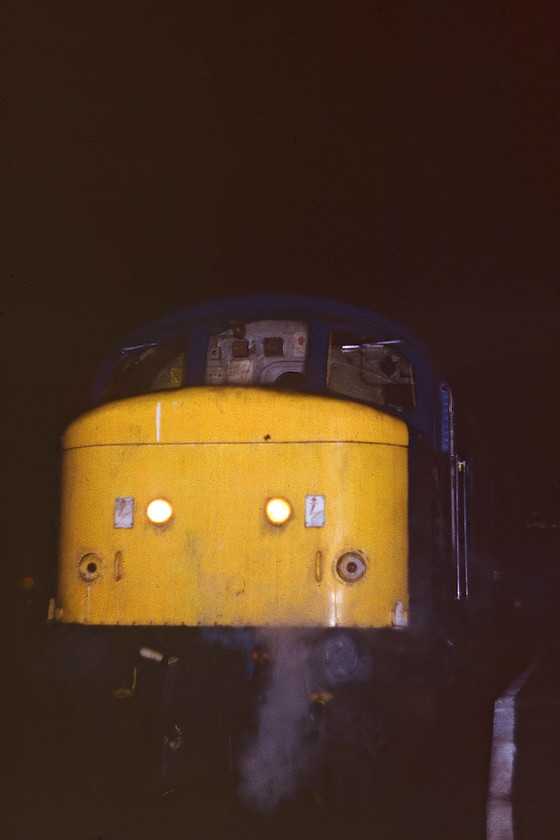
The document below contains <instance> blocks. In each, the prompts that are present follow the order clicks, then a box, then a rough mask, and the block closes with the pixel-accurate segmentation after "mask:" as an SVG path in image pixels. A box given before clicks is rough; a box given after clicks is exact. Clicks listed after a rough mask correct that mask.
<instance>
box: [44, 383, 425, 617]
mask: <svg viewBox="0 0 560 840" xmlns="http://www.w3.org/2000/svg"><path fill="white" fill-rule="evenodd" d="M407 444H408V431H407V427H406V424H405V423H404V422H402V421H401V420H399V419H398V418H394V417H391V416H389V415H387V414H384V413H382V412H380V411H378V410H376V409H374V408H370V407H367V406H363V405H359V404H356V403H351V402H348V401H342V400H337V399H331V398H328V397H321V396H313V395H308V394H305V395H304V394H296V393H281V392H275V391H271V390H267V391H265V390H258V389H252V388H251V389H249V388H209V387H206V388H192V389H185V390H181V391H173V392H165V393H164V392H162V393H159V394H149V395H145V396H141V397H135V398H132V399H128V400H123V401H119V402H115V403H110V404H108V405H106V406H102V407H100V408H97V409H95V410H94V411H92V412H90V413H89V414H86V415H84V416H83V417H81V418H80V419H78V420H77V421H76V422H74V423H73V424H72V425H71V426H70V427H69V429H68V430H67V432H66V434H65V436H64V466H63V488H64V495H63V505H62V532H61V563H60V577H59V590H58V597H57V607H58V609H57V615H58V617H59V620H61V621H64V622H80V623H86V624H186V625H191V626H197V625H214V624H218V625H242V626H247V625H249V626H252V625H256V626H262V625H275V626H277V625H307V626H325V625H326V626H335V625H347V626H352V625H355V626H357V625H359V626H370V627H383V626H388V625H390V624H391V621H392V615H393V610H394V608H395V605H396V603H397V602H398V601H400V602H402V605H403V608H404V610H406V609H407V608H408V580H407V554H408V544H407ZM306 494H322V495H324V496H325V499H326V501H325V525H324V527H320V528H317V527H306V526H305V496H306ZM157 496H163V497H165V498H167V499H169V501H171V502H172V504H173V508H174V514H173V517H172V519H171V520H170V521H169V523H167V524H166V525H159V526H158V525H153V524H152V523H150V522H149V521H148V520H147V518H146V516H145V509H146V505H147V503H148V502H149V501H150V500H151V499H153V498H154V497H157ZM271 496H283V497H285V498H287V499H288V500H289V501H290V502H291V504H292V506H293V515H292V516H291V518H290V519H289V521H288V522H287V523H286V524H285V525H283V526H274V525H271V524H270V523H269V522H268V521H267V520H266V517H265V514H264V506H265V503H266V501H267V499H268V498H270V497H271ZM116 497H133V498H134V525H133V527H132V528H115V527H114V525H113V511H114V503H115V498H116ZM348 551H357V552H360V553H361V554H362V555H363V556H364V557H365V558H366V562H367V572H366V574H365V576H364V578H362V579H361V580H359V581H356V582H355V583H344V582H342V581H341V580H340V579H338V578H337V577H336V575H335V571H334V569H335V564H336V560H337V559H338V557H339V556H340V555H341V554H343V553H344V552H348ZM89 553H93V554H95V555H97V556H98V557H99V558H100V561H101V562H100V564H99V568H98V571H99V575H98V576H97V578H96V579H95V580H93V581H86V580H84V579H83V577H82V576H81V575H80V561H81V559H82V558H83V557H84V555H86V554H89ZM82 569H83V564H82Z"/></svg>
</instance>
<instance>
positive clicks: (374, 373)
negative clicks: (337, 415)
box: [327, 330, 416, 413]
mask: <svg viewBox="0 0 560 840" xmlns="http://www.w3.org/2000/svg"><path fill="white" fill-rule="evenodd" d="M398 347H399V345H398V344H397V343H390V342H382V341H376V340H375V339H372V338H369V337H368V336H365V335H361V334H360V333H355V332H352V331H349V330H334V331H333V332H332V333H331V336H330V342H329V354H328V361H327V387H328V388H329V390H331V391H333V392H334V393H336V394H341V395H342V396H345V397H350V398H352V399H356V400H360V401H363V402H368V403H372V404H373V405H377V406H379V407H382V408H391V409H393V410H396V411H402V412H405V413H406V412H408V411H412V410H413V409H414V407H415V404H416V387H415V379H414V371H413V369H412V365H411V363H410V362H409V360H408V359H407V358H406V356H403V354H402V353H401V352H400V349H398Z"/></svg>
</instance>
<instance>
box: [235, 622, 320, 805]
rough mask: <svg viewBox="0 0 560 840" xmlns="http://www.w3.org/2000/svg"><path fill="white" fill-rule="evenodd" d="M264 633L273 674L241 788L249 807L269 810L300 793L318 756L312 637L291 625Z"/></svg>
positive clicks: (244, 763) (245, 757) (242, 769)
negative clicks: (309, 640)
mask: <svg viewBox="0 0 560 840" xmlns="http://www.w3.org/2000/svg"><path fill="white" fill-rule="evenodd" d="M263 636H264V639H263V640H264V642H265V644H266V647H267V649H268V651H269V655H270V664H269V666H268V667H269V668H270V673H269V674H268V682H267V685H266V689H265V692H264V696H263V698H262V701H261V705H260V708H259V710H258V721H257V732H256V736H255V737H254V739H253V740H252V741H251V742H250V743H249V745H248V747H247V749H246V751H245V753H244V755H242V757H241V762H240V768H239V769H240V773H241V784H240V790H239V792H240V795H241V797H242V799H243V800H244V801H245V802H246V803H247V804H248V805H249V806H251V807H253V808H256V809H258V810H261V811H268V810H272V809H273V808H275V807H276V805H278V804H279V803H280V802H281V801H282V800H284V799H290V798H291V797H293V796H294V795H295V793H296V792H297V790H298V787H299V784H300V782H301V780H302V778H304V777H305V774H306V772H308V771H309V766H310V762H311V761H312V758H313V756H312V745H311V743H310V738H309V735H310V728H311V713H310V699H309V688H308V684H309V679H308V660H309V650H308V644H307V642H306V639H305V638H304V637H302V634H301V631H299V632H297V631H293V630H285V629H282V630H279V629H275V630H271V631H269V632H267V633H264V634H263Z"/></svg>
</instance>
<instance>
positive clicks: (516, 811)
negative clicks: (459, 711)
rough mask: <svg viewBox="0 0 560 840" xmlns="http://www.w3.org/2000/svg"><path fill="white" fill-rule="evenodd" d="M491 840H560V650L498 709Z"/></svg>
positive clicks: (523, 678) (520, 680)
mask: <svg viewBox="0 0 560 840" xmlns="http://www.w3.org/2000/svg"><path fill="white" fill-rule="evenodd" d="M486 825H487V831H486V837H487V840H555V838H560V648H557V649H556V648H555V649H552V650H549V651H547V652H546V654H544V655H543V656H542V657H541V658H540V659H538V660H536V661H535V662H534V663H532V664H531V665H530V666H529V667H527V668H526V669H525V670H524V671H523V672H522V673H521V674H519V676H518V677H517V678H516V679H515V680H514V681H513V683H512V684H511V685H510V686H509V687H508V689H507V690H506V691H505V692H504V693H503V694H502V695H501V697H500V698H498V699H497V700H496V702H495V705H494V721H493V741H492V751H491V762H490V773H489V790H488V802H487V823H486Z"/></svg>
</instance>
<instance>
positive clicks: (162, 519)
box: [146, 499, 173, 525]
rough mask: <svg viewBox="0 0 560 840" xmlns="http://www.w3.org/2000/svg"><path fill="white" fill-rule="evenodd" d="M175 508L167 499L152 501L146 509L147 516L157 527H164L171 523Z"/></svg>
mask: <svg viewBox="0 0 560 840" xmlns="http://www.w3.org/2000/svg"><path fill="white" fill-rule="evenodd" d="M172 513H173V508H172V506H171V504H170V502H168V501H167V499H152V501H151V502H150V503H149V504H148V507H147V508H146V516H147V517H148V519H149V520H150V522H153V523H154V524H155V525H164V524H165V523H166V522H169V520H170V519H171V515H172Z"/></svg>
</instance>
